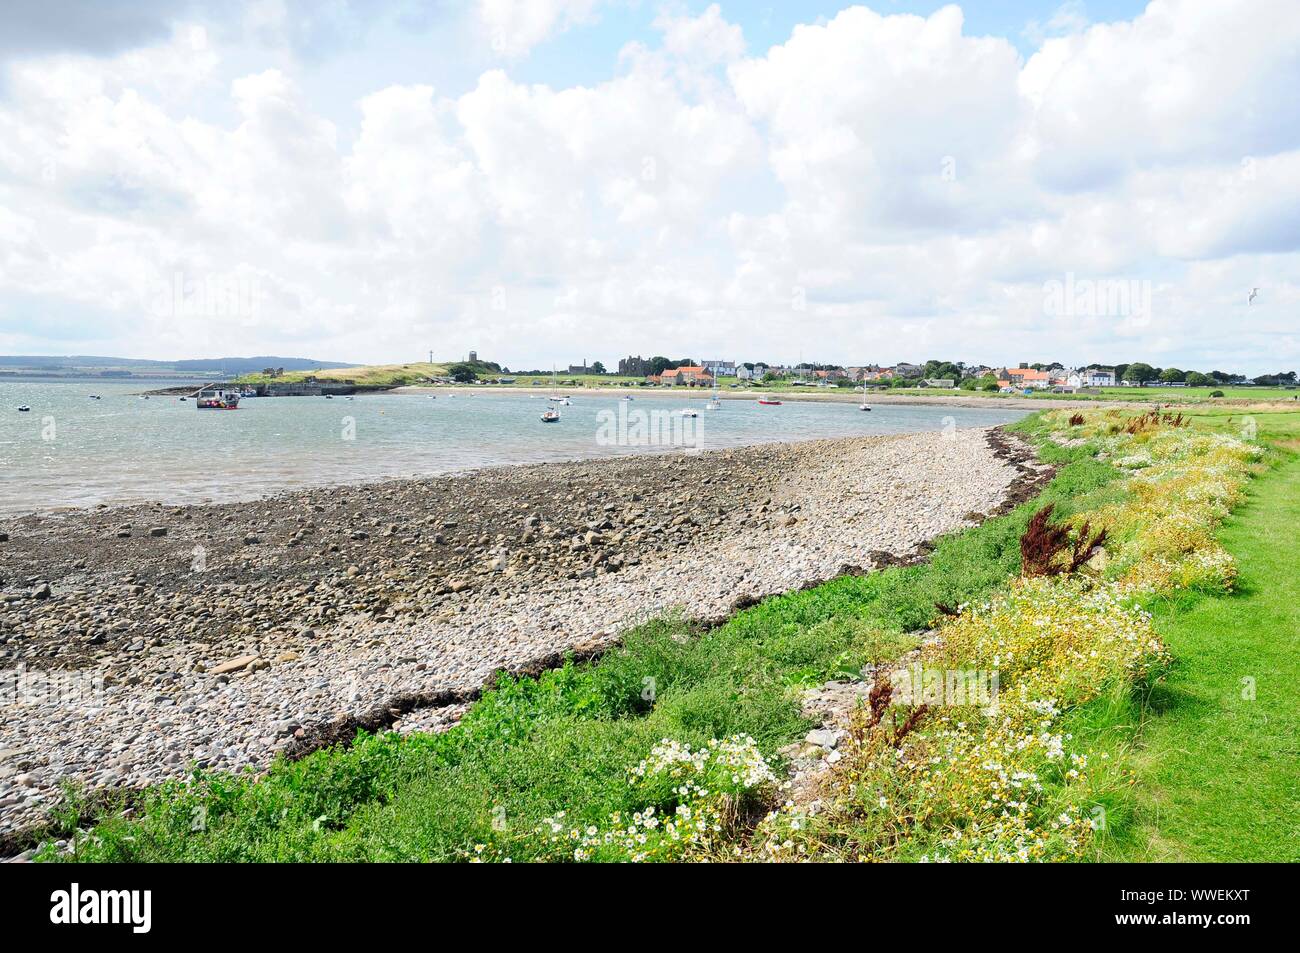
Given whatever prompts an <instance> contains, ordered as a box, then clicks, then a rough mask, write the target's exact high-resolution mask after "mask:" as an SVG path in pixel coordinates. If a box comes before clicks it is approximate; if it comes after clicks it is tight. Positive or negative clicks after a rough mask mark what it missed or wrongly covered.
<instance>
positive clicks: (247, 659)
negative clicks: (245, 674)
mask: <svg viewBox="0 0 1300 953" xmlns="http://www.w3.org/2000/svg"><path fill="white" fill-rule="evenodd" d="M257 660H258V656H256V655H241V656H239V658H232V659H231V660H230V661H229V662H222V663H221V664H220V665H214V666H213V667H212V674H213V675H227V674H229V673H231V672H239V671H242V670H243V669H246V668H248V666H250V665H252V664H253V663H254V662H256V661H257Z"/></svg>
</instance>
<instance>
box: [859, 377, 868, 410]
mask: <svg viewBox="0 0 1300 953" xmlns="http://www.w3.org/2000/svg"><path fill="white" fill-rule="evenodd" d="M870 409H871V408H870V407H869V406H868V405H867V382H866V381H863V382H862V403H860V404H858V410H870Z"/></svg>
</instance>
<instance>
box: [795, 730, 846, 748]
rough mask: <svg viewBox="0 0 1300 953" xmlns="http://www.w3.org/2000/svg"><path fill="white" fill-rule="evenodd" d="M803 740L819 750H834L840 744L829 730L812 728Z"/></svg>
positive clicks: (837, 737)
mask: <svg viewBox="0 0 1300 953" xmlns="http://www.w3.org/2000/svg"><path fill="white" fill-rule="evenodd" d="M804 740H805V741H807V742H808V743H809V744H810V745H817V746H818V747H821V748H834V747H835V746H836V745H837V744H839V743H840V739H839V736H838V735H836V734H835V732H833V731H831V730H830V729H829V728H814V729H813V730H812V731H810V732H808V734H806V735H805V736H804Z"/></svg>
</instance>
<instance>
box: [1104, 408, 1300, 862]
mask: <svg viewBox="0 0 1300 953" xmlns="http://www.w3.org/2000/svg"><path fill="white" fill-rule="evenodd" d="M1226 417H1227V415H1226V414H1225V415H1219V419H1217V420H1212V421H1207V423H1209V424H1211V425H1218V426H1220V427H1224V428H1229V429H1231V427H1232V425H1230V424H1228V422H1227V420H1226ZM1257 420H1258V426H1259V432H1260V434H1261V436H1263V437H1266V438H1269V439H1275V440H1280V441H1284V442H1285V441H1294V439H1295V435H1296V434H1297V433H1298V432H1300V414H1290V415H1278V416H1277V417H1276V418H1274V417H1272V416H1270V417H1269V419H1267V420H1265V419H1264V418H1263V415H1261V416H1260V417H1259V418H1257ZM1248 494H1249V500H1248V503H1247V504H1246V506H1245V507H1244V508H1242V509H1240V510H1239V511H1238V512H1237V513H1236V514H1234V516H1233V517H1231V518H1230V519H1229V520H1228V522H1227V523H1226V524H1225V526H1224V528H1223V530H1222V532H1221V533H1220V541H1221V542H1222V543H1223V545H1224V546H1225V547H1226V548H1227V549H1228V551H1229V552H1231V553H1232V554H1233V555H1234V556H1235V557H1236V558H1237V560H1238V564H1239V568H1240V578H1239V580H1238V584H1237V590H1236V592H1234V593H1232V594H1229V595H1222V596H1208V595H1207V596H1201V597H1199V598H1196V597H1192V598H1189V599H1186V600H1182V601H1170V602H1166V603H1164V604H1162V605H1159V606H1157V607H1155V622H1156V627H1157V631H1159V633H1160V635H1161V637H1162V638H1163V639H1164V640H1165V641H1166V644H1167V645H1168V647H1169V649H1170V650H1171V651H1172V652H1173V654H1174V657H1175V659H1176V663H1175V665H1174V667H1173V669H1172V671H1171V672H1170V673H1169V676H1168V679H1167V681H1166V682H1165V683H1164V684H1162V685H1161V686H1160V687H1159V688H1158V689H1157V690H1156V691H1155V692H1154V693H1153V695H1152V696H1151V699H1150V710H1149V711H1148V713H1147V717H1146V720H1145V723H1144V725H1143V728H1142V734H1141V744H1140V747H1139V749H1138V751H1137V752H1136V754H1135V757H1134V759H1133V768H1134V772H1135V774H1134V781H1135V787H1134V798H1133V802H1134V803H1133V807H1132V816H1131V819H1130V823H1129V824H1128V825H1122V826H1121V827H1120V829H1119V830H1118V831H1117V835H1116V840H1115V842H1114V843H1113V844H1112V845H1110V847H1109V849H1108V850H1107V852H1106V856H1107V857H1108V858H1109V859H1120V860H1140V861H1147V860H1156V861H1170V860H1172V861H1297V860H1300V829H1298V828H1297V824H1296V819H1297V818H1298V817H1300V705H1297V691H1296V686H1297V684H1300V638H1298V635H1297V634H1298V633H1300V577H1298V576H1297V573H1296V559H1295V550H1294V545H1295V527H1296V526H1300V458H1298V457H1296V456H1295V455H1294V454H1292V453H1289V452H1287V453H1284V454H1283V459H1282V460H1281V462H1279V463H1278V465H1277V466H1276V467H1275V468H1274V469H1273V470H1272V471H1270V472H1268V473H1266V474H1264V475H1263V476H1260V477H1258V478H1257V479H1256V480H1254V481H1253V482H1252V483H1251V485H1250V486H1249V488H1248Z"/></svg>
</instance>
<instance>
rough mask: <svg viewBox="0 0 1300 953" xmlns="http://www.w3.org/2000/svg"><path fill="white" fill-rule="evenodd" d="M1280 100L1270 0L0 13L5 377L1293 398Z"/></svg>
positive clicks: (524, 3)
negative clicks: (443, 380) (1037, 366)
mask: <svg viewBox="0 0 1300 953" xmlns="http://www.w3.org/2000/svg"><path fill="white" fill-rule="evenodd" d="M1297 89H1300V4H1297V3H1295V2H1294V0H1215V2H1205V0H1153V2H1151V3H1149V4H1143V3H1139V2H1128V0H1070V2H1066V3H1064V4H1062V3H1060V2H1059V0H1054V2H1053V0H1048V2H1038V0H1026V2H1011V0H1006V2H994V0H988V2H982V3H975V2H968V3H965V4H944V3H936V2H920V0H916V2H905V0H877V2H876V3H874V4H870V5H847V4H843V3H833V2H831V3H828V2H807V3H792V2H775V0H772V2H762V0H759V2H743V3H742V2H721V0H719V2H716V3H706V2H693V0H664V2H654V0H435V2H422V3H417V2H414V0H225V2H220V3H217V2H212V3H201V2H197V0H135V2H133V3H130V4H118V3H111V4H106V3H100V2H94V0H5V11H4V25H3V30H0V354H105V355H118V356H123V357H142V358H158V359H168V358H193V357H218V356H232V355H255V354H274V355H280V356H294V357H311V358H316V359H320V360H335V361H348V362H356V363H397V362H407V361H413V360H417V359H427V358H428V356H429V354H430V353H432V354H433V355H434V356H435V358H437V359H456V358H462V357H464V356H465V355H466V354H467V353H468V352H469V351H470V350H474V351H477V353H478V355H479V357H480V358H483V359H487V360H494V361H497V362H499V363H501V364H504V365H506V366H511V367H516V368H525V369H531V368H538V367H540V368H546V367H549V366H551V365H552V364H559V365H560V366H565V365H567V364H570V363H579V362H582V361H594V360H600V361H603V362H604V363H605V364H607V365H610V366H613V365H614V364H615V363H616V362H617V360H618V359H619V358H620V357H622V356H626V355H631V354H640V355H644V356H650V355H653V354H666V355H669V356H672V357H684V356H691V357H694V358H696V359H718V360H734V361H758V360H762V361H766V362H769V363H788V364H793V363H796V362H799V361H810V362H812V361H816V362H820V363H838V364H846V365H857V364H866V363H881V364H892V363H894V362H897V361H902V360H908V361H915V362H921V361H925V360H928V359H932V358H933V359H942V360H953V361H966V362H968V363H977V364H979V363H982V364H989V365H993V366H1002V365H1005V364H1008V363H1011V364H1015V363H1019V362H1021V361H1030V362H1035V361H1061V362H1063V363H1066V364H1077V365H1082V364H1088V363H1103V364H1105V363H1114V362H1132V361H1138V360H1141V361H1146V362H1148V363H1151V364H1153V365H1156V366H1163V367H1170V366H1175V367H1180V368H1183V369H1199V370H1215V369H1219V370H1228V371H1240V372H1244V373H1248V374H1251V375H1255V374H1260V373H1266V372H1273V371H1278V370H1291V369H1296V368H1297V366H1300V329H1297V322H1296V320H1295V319H1296V317H1297V315H1298V314H1300V308H1298V305H1300V106H1298V105H1297V102H1298V100H1297V97H1296V92H1295V91H1296V90H1297ZM1252 295H1253V298H1252Z"/></svg>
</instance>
